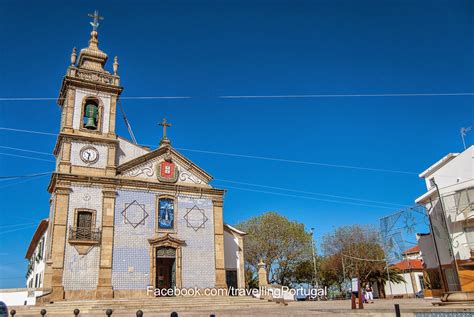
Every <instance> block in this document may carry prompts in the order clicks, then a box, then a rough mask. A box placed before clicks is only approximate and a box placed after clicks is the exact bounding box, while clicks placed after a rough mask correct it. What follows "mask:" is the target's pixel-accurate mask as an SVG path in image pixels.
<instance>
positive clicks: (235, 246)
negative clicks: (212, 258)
mask: <svg viewBox="0 0 474 317" xmlns="http://www.w3.org/2000/svg"><path fill="white" fill-rule="evenodd" d="M238 256H239V241H238V239H237V238H236V237H234V236H233V235H232V234H230V233H228V232H227V231H224V259H225V268H226V270H237V268H238V267H239V257H238Z"/></svg>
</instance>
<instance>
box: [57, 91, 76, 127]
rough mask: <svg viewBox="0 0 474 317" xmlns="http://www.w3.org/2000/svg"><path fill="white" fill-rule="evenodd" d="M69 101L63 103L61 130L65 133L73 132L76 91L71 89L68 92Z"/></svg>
mask: <svg viewBox="0 0 474 317" xmlns="http://www.w3.org/2000/svg"><path fill="white" fill-rule="evenodd" d="M66 98H67V100H66V102H65V103H63V110H62V117H61V130H62V131H64V132H72V130H73V128H72V121H73V117H74V103H75V98H76V90H75V89H72V88H70V89H69V90H68V92H67V97H66Z"/></svg>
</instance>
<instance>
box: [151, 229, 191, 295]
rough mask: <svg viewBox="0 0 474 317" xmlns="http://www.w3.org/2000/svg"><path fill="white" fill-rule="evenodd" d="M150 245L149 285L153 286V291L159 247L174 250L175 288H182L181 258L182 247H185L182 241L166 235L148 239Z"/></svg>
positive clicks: (155, 286)
mask: <svg viewBox="0 0 474 317" xmlns="http://www.w3.org/2000/svg"><path fill="white" fill-rule="evenodd" d="M148 242H149V243H150V284H149V285H152V286H153V289H156V288H157V287H158V285H156V269H157V267H156V250H157V249H158V248H160V247H172V248H174V249H176V256H175V265H176V273H175V274H176V277H175V280H176V285H175V286H176V288H178V289H179V288H182V287H183V286H182V279H181V271H182V270H181V258H182V247H183V246H185V245H186V243H185V241H184V240H180V239H178V238H175V237H173V236H171V235H170V234H169V233H167V234H166V235H164V236H161V237H156V238H153V239H148Z"/></svg>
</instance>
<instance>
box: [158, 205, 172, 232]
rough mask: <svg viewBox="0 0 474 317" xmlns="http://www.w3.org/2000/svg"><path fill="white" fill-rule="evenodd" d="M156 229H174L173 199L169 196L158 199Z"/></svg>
mask: <svg viewBox="0 0 474 317" xmlns="http://www.w3.org/2000/svg"><path fill="white" fill-rule="evenodd" d="M158 229H167V230H172V229H174V200H173V199H171V198H160V199H159V200H158Z"/></svg>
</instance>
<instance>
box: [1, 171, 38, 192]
mask: <svg viewBox="0 0 474 317" xmlns="http://www.w3.org/2000/svg"><path fill="white" fill-rule="evenodd" d="M45 176H47V174H46V175H42V176H38V177H35V178H27V179H23V180H20V181H18V182H15V183H10V184H7V185H3V186H0V189H1V188H7V187H11V186H15V185H19V184H22V183H26V182H30V181H32V180H35V179H39V178H42V177H45Z"/></svg>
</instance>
